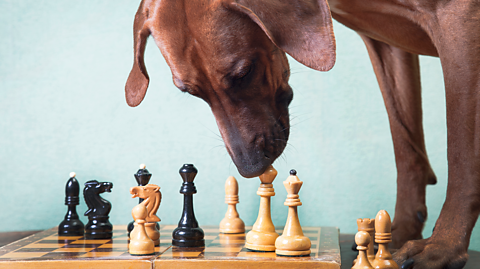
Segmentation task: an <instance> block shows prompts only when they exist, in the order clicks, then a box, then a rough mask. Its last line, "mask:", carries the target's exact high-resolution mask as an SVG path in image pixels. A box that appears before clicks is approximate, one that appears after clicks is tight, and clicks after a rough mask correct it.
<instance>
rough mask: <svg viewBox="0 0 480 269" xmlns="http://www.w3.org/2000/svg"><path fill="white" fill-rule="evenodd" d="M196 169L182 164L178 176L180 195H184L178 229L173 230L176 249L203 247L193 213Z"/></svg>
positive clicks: (200, 233)
mask: <svg viewBox="0 0 480 269" xmlns="http://www.w3.org/2000/svg"><path fill="white" fill-rule="evenodd" d="M197 172H198V171H197V168H195V166H193V164H184V165H183V166H182V168H180V175H181V176H182V179H183V184H182V187H181V188H180V193H181V194H183V195H184V199H183V213H182V218H181V219H180V221H179V222H178V227H177V228H175V230H173V234H172V237H173V239H172V245H174V246H176V247H204V246H205V240H204V239H203V238H204V233H203V230H202V228H200V227H198V222H197V220H196V219H195V214H194V213H193V194H195V193H197V189H196V188H195V184H194V183H193V179H194V178H195V176H196V175H197Z"/></svg>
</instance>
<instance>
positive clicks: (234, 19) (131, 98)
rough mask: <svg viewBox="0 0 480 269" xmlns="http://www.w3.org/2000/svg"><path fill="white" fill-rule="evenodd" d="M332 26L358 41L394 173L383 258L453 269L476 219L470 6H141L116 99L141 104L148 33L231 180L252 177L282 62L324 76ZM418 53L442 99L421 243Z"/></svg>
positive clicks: (236, 0)
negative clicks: (438, 173)
mask: <svg viewBox="0 0 480 269" xmlns="http://www.w3.org/2000/svg"><path fill="white" fill-rule="evenodd" d="M332 17H333V18H335V19H336V20H338V21H339V22H341V23H342V24H344V25H346V26H348V27H350V28H352V29H353V30H355V31H357V32H358V33H359V34H360V36H361V37H362V39H363V40H364V42H365V44H366V46H367V50H368V53H369V55H370V59H371V61H372V64H373V68H374V71H375V74H376V76H377V80H378V82H379V85H380V89H381V91H382V94H383V98H384V101H385V105H386V108H387V112H388V116H389V120H390V128H391V131H392V137H393V143H394V151H395V159H396V164H397V172H398V176H397V189H398V190H397V204H396V209H395V219H394V221H393V223H392V233H393V247H401V249H400V250H399V251H398V252H397V253H395V255H394V259H395V260H396V261H397V263H398V264H399V265H402V264H403V265H404V267H405V268H462V267H463V265H464V264H465V262H466V260H467V258H468V255H467V248H468V245H469V242H470V235H471V232H472V229H473V227H474V226H475V223H476V220H477V218H478V215H479V212H480V158H479V156H480V98H479V93H478V92H479V91H478V90H479V88H480V49H479V47H478V46H479V45H478V44H480V42H479V41H480V40H479V36H480V35H479V33H480V24H479V23H478V22H479V19H480V4H479V2H478V1H474V0H442V1H440V0H435V1H434V0H369V1H366V0H329V1H328V3H327V2H326V1H325V0H316V1H315V0H291V1H280V0H188V1H186V0H143V1H142V3H141V4H140V7H139V9H138V12H137V14H136V16H135V24H134V43H135V44H134V48H135V58H134V59H135V61H134V66H133V68H132V71H131V73H130V76H129V78H128V81H127V84H126V87H125V90H126V98H127V102H128V104H129V105H131V106H136V105H138V104H140V102H141V101H142V100H143V98H144V96H145V92H146V90H147V87H148V82H149V77H148V74H147V71H146V68H145V64H144V62H143V53H144V50H145V45H146V40H147V37H148V36H149V35H152V36H153V37H154V39H155V42H156V43H157V45H158V46H159V48H160V50H161V51H162V54H163V55H164V57H165V59H166V61H167V63H168V65H169V66H170V68H171V71H172V75H173V81H174V84H175V85H176V86H177V87H178V88H179V89H181V90H182V91H185V92H189V93H190V94H193V95H195V96H197V97H199V98H201V99H203V100H205V101H206V102H207V103H208V104H209V105H210V107H211V109H212V112H213V114H214V115H215V118H216V120H217V124H218V126H219V129H220V133H221V135H222V137H223V139H224V141H225V145H226V148H227V151H228V152H229V154H230V156H231V157H232V159H233V161H234V163H235V164H236V166H237V168H238V170H239V172H240V173H241V174H242V175H243V176H246V177H253V176H258V175H260V174H262V173H263V172H264V171H265V169H266V168H267V167H268V166H269V165H270V164H271V163H273V161H274V160H275V159H276V158H277V157H278V156H279V155H280V154H281V153H282V152H283V149H284V148H285V145H286V142H287V139H288V136H289V127H290V125H289V117H288V105H289V103H290V101H291V99H292V96H293V93H292V90H291V88H290V86H289V85H288V78H289V67H288V62H287V58H286V56H285V53H288V54H290V55H291V56H292V57H293V58H295V59H296V60H297V61H299V62H301V63H303V64H304V65H306V66H308V67H311V68H314V69H316V70H320V71H327V70H329V69H330V68H332V67H333V64H334V62H335V39H334V34H333V28H332ZM418 55H430V56H437V57H439V58H440V60H441V63H442V68H443V74H444V80H445V91H446V100H447V129H448V131H447V132H448V133H447V135H448V144H447V146H448V164H449V169H448V190H447V198H446V201H445V203H444V205H443V208H442V211H441V213H440V217H439V218H438V220H437V223H436V225H435V231H434V232H433V234H432V236H431V237H430V238H428V239H421V238H422V234H421V232H422V229H423V226H424V221H425V219H426V217H427V209H426V206H425V191H426V185H427V184H434V183H436V177H435V174H434V173H433V171H432V168H431V167H430V163H429V161H428V157H427V154H426V150H425V142H424V137H423V127H422V107H421V87H420V73H419V61H418ZM404 262H405V263H404Z"/></svg>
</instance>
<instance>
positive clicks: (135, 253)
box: [129, 252, 155, 256]
mask: <svg viewBox="0 0 480 269" xmlns="http://www.w3.org/2000/svg"><path fill="white" fill-rule="evenodd" d="M129 253H130V255H132V256H149V255H154V254H155V252H151V253H139V252H134V253H131V252H129Z"/></svg>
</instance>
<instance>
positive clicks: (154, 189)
mask: <svg viewBox="0 0 480 269" xmlns="http://www.w3.org/2000/svg"><path fill="white" fill-rule="evenodd" d="M130 194H132V198H135V197H140V199H142V200H143V201H142V202H141V203H140V204H143V205H144V206H145V207H146V208H147V217H146V219H145V221H146V223H145V229H146V231H147V235H148V237H150V239H152V240H153V242H154V243H155V246H158V245H160V232H159V230H158V228H157V221H160V219H159V218H158V217H157V215H155V214H156V213H157V210H158V207H159V206H160V202H161V201H162V194H161V192H160V187H159V186H157V185H154V184H147V185H145V186H138V187H132V188H130Z"/></svg>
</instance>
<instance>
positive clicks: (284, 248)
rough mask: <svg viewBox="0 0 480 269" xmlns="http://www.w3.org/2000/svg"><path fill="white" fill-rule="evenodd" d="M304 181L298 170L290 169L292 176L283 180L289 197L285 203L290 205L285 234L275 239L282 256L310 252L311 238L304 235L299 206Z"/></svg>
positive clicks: (278, 251) (301, 254) (277, 251)
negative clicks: (299, 177)
mask: <svg viewBox="0 0 480 269" xmlns="http://www.w3.org/2000/svg"><path fill="white" fill-rule="evenodd" d="M302 184H303V182H302V181H300V179H298V177H297V171H295V170H293V169H292V170H290V176H289V177H288V178H287V180H285V181H284V182H283V185H284V186H285V189H287V193H288V195H287V199H286V200H285V203H284V205H286V206H288V217H287V223H286V224H285V228H284V230H283V234H282V235H281V236H279V237H278V238H277V239H276V240H275V248H276V250H275V253H276V254H277V255H281V256H306V255H309V254H310V246H311V245H312V243H311V242H310V239H309V238H308V237H306V236H304V235H303V231H302V227H301V226H300V220H299V219H298V213H297V207H298V206H301V205H302V202H300V199H299V195H298V192H299V191H300V188H301V187H302Z"/></svg>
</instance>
